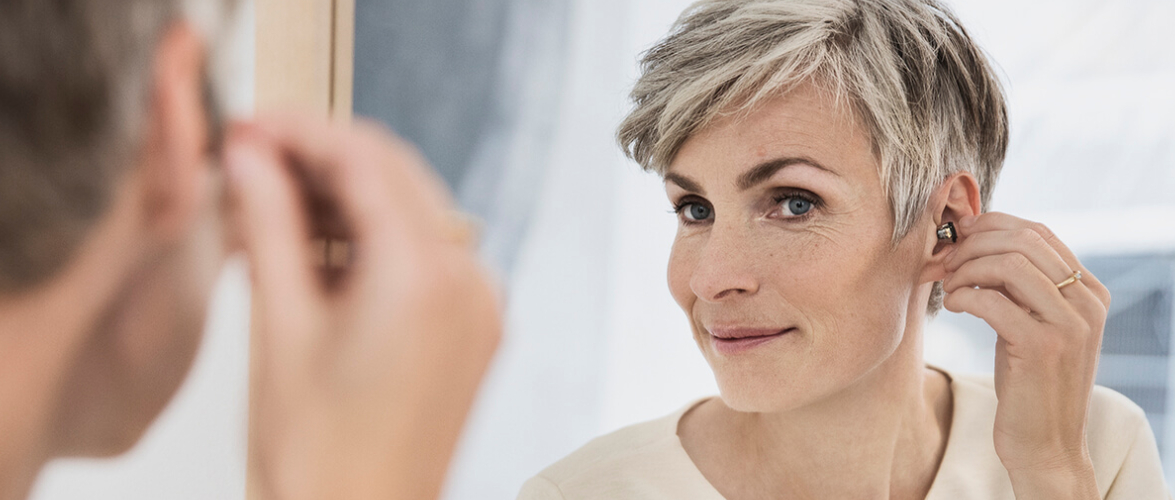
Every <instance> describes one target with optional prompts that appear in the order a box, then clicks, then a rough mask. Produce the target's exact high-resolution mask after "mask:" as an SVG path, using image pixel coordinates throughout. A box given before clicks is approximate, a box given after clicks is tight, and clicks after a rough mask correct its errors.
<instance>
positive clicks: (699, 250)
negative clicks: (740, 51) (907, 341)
mask: <svg viewBox="0 0 1175 500" xmlns="http://www.w3.org/2000/svg"><path fill="white" fill-rule="evenodd" d="M879 165H880V163H879V160H878V158H876V157H875V155H874V153H873V147H872V143H871V140H870V136H869V134H868V132H867V130H866V129H865V128H864V127H863V126H862V125H861V124H860V123H859V122H858V120H857V118H856V117H855V115H854V113H853V112H852V111H851V110H850V109H848V108H847V106H842V107H840V108H838V107H836V106H834V104H833V100H832V99H831V98H830V97H829V96H827V95H825V94H823V93H821V92H818V91H816V90H815V87H813V86H811V85H804V86H801V87H799V88H797V89H796V90H794V91H792V92H791V93H789V94H786V95H783V96H781V97H777V98H775V99H773V100H771V101H768V102H767V103H766V104H764V105H762V106H761V107H759V108H758V109H757V110H756V111H755V112H753V113H751V114H749V115H746V114H744V115H742V116H738V117H727V118H722V119H720V120H719V121H716V122H714V123H713V124H711V125H710V126H709V127H707V128H705V129H703V130H701V131H700V132H699V133H697V134H695V135H694V136H692V137H691V138H690V139H689V140H688V141H687V142H686V143H685V144H684V145H683V146H682V148H681V150H680V151H679V153H678V154H677V156H676V157H675V158H674V160H673V163H672V165H671V166H670V168H669V170H668V172H667V173H666V175H665V188H666V192H667V194H668V196H669V200H670V202H671V203H673V204H674V207H675V208H676V210H677V212H678V232H677V237H676V239H675V241H674V244H673V252H672V255H671V257H670V261H669V287H670V290H671V292H672V293H673V296H674V299H675V300H676V301H677V303H678V304H679V305H680V306H681V308H682V309H683V310H684V311H685V313H686V314H687V315H688V316H689V319H690V323H691V326H692V329H693V334H694V338H695V340H696V341H697V343H698V346H699V347H700V348H701V350H702V353H703V354H704V355H705V357H706V360H707V361H708V362H709V364H710V367H711V369H713V370H714V374H715V377H716V378H717V381H718V387H719V390H720V391H721V393H722V397H723V400H724V401H725V402H726V404H727V405H729V406H730V407H731V408H733V409H735V410H740V411H786V410H789V409H795V408H799V407H802V406H805V405H808V404H812V403H816V402H818V401H820V400H822V399H824V398H828V397H830V396H833V395H835V394H836V393H837V392H839V391H841V390H842V389H844V388H846V387H848V386H850V385H851V384H853V383H854V382H855V381H857V380H859V379H861V378H862V377H863V376H864V375H866V374H868V373H869V372H870V370H873V369H875V368H877V367H878V366H879V365H881V364H882V363H884V362H885V360H886V359H887V358H889V357H890V356H891V355H892V354H893V353H894V352H895V350H896V349H897V347H898V345H899V344H900V343H901V341H902V337H903V334H904V330H905V324H906V315H907V309H908V307H909V305H910V303H911V297H912V296H913V295H914V294H916V292H917V285H918V278H919V275H920V272H921V267H922V262H921V261H920V259H921V252H920V250H921V249H920V248H919V245H920V243H919V241H920V240H921V239H919V238H910V237H907V238H905V239H903V240H902V241H901V242H900V243H899V245H898V246H897V247H894V246H893V244H892V238H891V235H892V231H893V221H892V216H891V215H890V209H889V204H888V201H887V200H886V197H885V194H884V192H883V190H882V185H881V180H880V174H879ZM922 307H923V308H924V307H925V304H923V305H922Z"/></svg>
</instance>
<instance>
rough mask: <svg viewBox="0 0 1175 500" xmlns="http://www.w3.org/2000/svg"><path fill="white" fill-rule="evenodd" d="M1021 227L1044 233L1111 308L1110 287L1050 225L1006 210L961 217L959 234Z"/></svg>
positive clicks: (1100, 298) (1096, 295)
mask: <svg viewBox="0 0 1175 500" xmlns="http://www.w3.org/2000/svg"><path fill="white" fill-rule="evenodd" d="M1019 229H1027V230H1030V231H1032V232H1035V233H1037V234H1038V235H1040V237H1041V239H1042V240H1043V241H1044V242H1045V243H1047V244H1048V245H1049V246H1050V247H1051V248H1052V249H1053V250H1054V251H1055V252H1057V255H1058V256H1060V257H1061V260H1063V261H1064V262H1065V264H1067V265H1068V266H1069V268H1070V269H1072V270H1073V271H1081V274H1082V278H1081V281H1082V283H1084V285H1085V286H1086V287H1088V288H1089V290H1090V291H1091V292H1092V293H1093V294H1094V296H1095V297H1097V298H1098V300H1099V301H1101V303H1102V305H1103V307H1106V308H1109V307H1110V291H1109V289H1107V288H1106V286H1105V285H1103V284H1102V282H1101V281H1100V280H1098V279H1097V277H1096V276H1094V275H1093V274H1092V273H1090V272H1089V270H1088V269H1086V268H1085V266H1082V265H1081V261H1080V260H1078V259H1077V256H1076V255H1074V254H1073V251H1072V250H1070V249H1069V247H1068V246H1066V245H1065V243H1064V242H1062V241H1061V239H1060V238H1058V237H1057V235H1056V234H1054V233H1053V232H1052V230H1050V229H1049V228H1048V226H1045V225H1044V224H1041V223H1039V222H1033V221H1029V220H1025V219H1021V218H1019V217H1015V216H1012V215H1008V214H1005V213H1002V212H988V213H985V214H982V215H978V216H968V217H963V218H962V219H960V220H959V233H960V235H961V236H963V237H964V238H967V237H969V236H971V235H976V234H979V233H983V232H989V231H1007V230H1019ZM1067 277H1068V276H1065V277H1063V278H1061V279H1064V278H1067ZM1059 281H1060V280H1058V282H1059Z"/></svg>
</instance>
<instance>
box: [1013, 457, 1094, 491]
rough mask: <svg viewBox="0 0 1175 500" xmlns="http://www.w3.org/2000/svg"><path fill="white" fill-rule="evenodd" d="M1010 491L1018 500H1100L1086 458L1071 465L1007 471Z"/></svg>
mask: <svg viewBox="0 0 1175 500" xmlns="http://www.w3.org/2000/svg"><path fill="white" fill-rule="evenodd" d="M1008 477H1009V478H1010V479H1011V481H1012V491H1014V492H1015V494H1016V498H1018V499H1020V500H1029V499H1032V500H1038V499H1039V500H1048V499H1054V498H1056V499H1062V498H1063V499H1073V500H1086V499H1088V500H1094V499H1100V498H1101V494H1100V493H1099V492H1098V488H1097V478H1096V477H1095V476H1094V472H1093V463H1092V462H1090V461H1089V459H1088V458H1084V459H1080V460H1075V461H1074V462H1073V464H1072V465H1068V466H1060V467H1048V468H1035V469H1008Z"/></svg>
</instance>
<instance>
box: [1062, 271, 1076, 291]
mask: <svg viewBox="0 0 1175 500" xmlns="http://www.w3.org/2000/svg"><path fill="white" fill-rule="evenodd" d="M1080 280H1081V271H1077V272H1075V273H1073V274H1070V275H1069V277H1068V278H1065V281H1062V282H1060V283H1057V290H1060V289H1062V288H1065V287H1067V286H1069V285H1072V284H1074V283H1077V282H1078V281H1080Z"/></svg>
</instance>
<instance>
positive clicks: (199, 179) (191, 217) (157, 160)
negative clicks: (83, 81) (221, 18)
mask: <svg viewBox="0 0 1175 500" xmlns="http://www.w3.org/2000/svg"><path fill="white" fill-rule="evenodd" d="M205 55H206V54H205V48H204V42H203V38H202V37H201V36H200V34H199V32H198V31H197V30H196V28H195V27H193V26H192V25H190V24H188V23H184V22H180V23H176V24H174V25H172V26H171V27H170V28H169V29H168V30H167V31H166V32H165V33H164V35H163V37H162V39H161V41H160V43H159V46H158V47H157V49H156V53H155V57H154V60H153V68H152V69H153V71H152V92H151V101H150V102H151V108H150V110H149V115H148V119H149V120H150V125H151V126H150V127H148V131H147V134H146V137H145V141H144V152H143V153H144V154H143V155H142V157H141V165H140V168H139V171H140V172H141V174H142V176H143V180H144V182H143V187H144V188H145V192H144V193H143V194H144V196H143V198H144V200H145V201H146V206H145V207H144V208H145V211H144V212H145V214H144V215H145V220H146V221H147V223H148V228H149V231H150V232H151V233H152V234H153V236H154V237H156V238H159V239H161V240H164V241H170V240H175V239H178V238H183V237H184V236H185V235H186V234H187V232H188V230H189V229H190V225H191V224H192V223H193V222H194V221H195V219H196V217H197V214H198V213H199V211H200V210H201V209H202V207H201V205H202V203H204V200H203V198H204V196H203V193H204V191H205V189H206V187H207V185H208V183H209V182H210V179H209V174H210V171H209V165H211V163H210V159H211V156H210V151H209V141H210V139H211V138H210V137H209V135H210V133H209V130H210V128H209V126H208V120H210V119H212V118H211V117H209V116H208V113H207V110H206V109H205V108H206V105H205V104H206V101H207V97H206V95H205V94H206V92H207V90H206V88H205V87H206V76H205Z"/></svg>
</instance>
